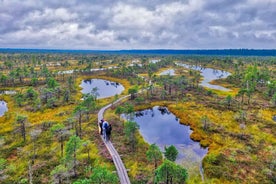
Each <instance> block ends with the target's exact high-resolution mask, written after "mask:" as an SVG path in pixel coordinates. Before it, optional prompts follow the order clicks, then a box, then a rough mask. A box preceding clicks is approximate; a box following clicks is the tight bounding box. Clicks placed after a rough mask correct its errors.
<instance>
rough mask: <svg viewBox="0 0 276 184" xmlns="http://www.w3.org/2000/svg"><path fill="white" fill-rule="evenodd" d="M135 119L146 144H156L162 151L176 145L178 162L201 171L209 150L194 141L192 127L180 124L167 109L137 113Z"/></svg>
mask: <svg viewBox="0 0 276 184" xmlns="http://www.w3.org/2000/svg"><path fill="white" fill-rule="evenodd" d="M133 118H134V121H135V122H137V124H138V125H139V126H140V130H139V131H140V133H141V135H142V136H143V137H144V139H145V141H146V142H148V143H149V144H153V143H155V144H156V145H158V146H159V148H160V149H161V150H162V151H164V147H165V146H170V145H174V146H175V147H176V148H177V150H178V152H179V154H178V158H177V160H176V162H177V163H178V164H180V165H183V166H185V167H186V168H188V170H189V169H194V170H195V169H196V170H198V171H199V169H200V167H201V163H202V159H203V157H204V156H205V155H206V154H207V152H208V149H207V148H202V147H201V146H200V144H199V143H198V142H195V141H193V140H192V139H191V138H190V135H191V133H192V130H191V129H190V127H189V126H186V125H183V124H180V123H179V119H178V118H177V117H176V116H175V115H174V114H172V113H171V112H169V111H168V109H167V108H165V107H159V106H155V107H153V108H152V109H146V110H143V111H138V112H136V113H135V116H134V117H133ZM194 170H193V171H194Z"/></svg>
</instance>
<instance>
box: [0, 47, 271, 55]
mask: <svg viewBox="0 0 276 184" xmlns="http://www.w3.org/2000/svg"><path fill="white" fill-rule="evenodd" d="M0 53H74V54H78V53H79V54H99V53H100V54H139V55H151V54H158V55H209V56H210V55H213V56H216V55H222V56H276V49H210V50H208V49H207V50H170V49H156V50H60V49H12V48H0Z"/></svg>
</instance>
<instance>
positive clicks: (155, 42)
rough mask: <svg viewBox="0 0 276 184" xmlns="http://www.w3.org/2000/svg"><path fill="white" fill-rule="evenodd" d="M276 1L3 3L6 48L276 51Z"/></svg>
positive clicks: (1, 40) (0, 34)
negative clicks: (240, 49) (266, 49)
mask: <svg viewBox="0 0 276 184" xmlns="http://www.w3.org/2000/svg"><path fill="white" fill-rule="evenodd" d="M275 9H276V2H275V1H274V0H263V1H258V0H233V1H229V0H221V1H217V0H208V1H205V0H182V1H179V0H175V1H174V0H172V1H167V0H149V1H140V0H124V1H123V0H122V1H117V0H114V1H112V0H93V1H90V0H82V1H78V0H71V1H56V0H48V1H36V0H25V1H19V0H2V1H0V47H32V48H35V47H40V48H64V49H66V48H70V49H74V48H75V49H130V48H132V49H135V48H175V49H185V48H199V49H201V48H241V47H243V48H252V47H254V48H274V47H275V46H274V44H275V41H276V36H275V31H274V30H276V23H275V20H274V17H275V16H276V11H275Z"/></svg>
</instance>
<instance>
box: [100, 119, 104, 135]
mask: <svg viewBox="0 0 276 184" xmlns="http://www.w3.org/2000/svg"><path fill="white" fill-rule="evenodd" d="M103 122H104V120H103V119H102V120H101V121H100V122H99V127H100V134H101V135H103Z"/></svg>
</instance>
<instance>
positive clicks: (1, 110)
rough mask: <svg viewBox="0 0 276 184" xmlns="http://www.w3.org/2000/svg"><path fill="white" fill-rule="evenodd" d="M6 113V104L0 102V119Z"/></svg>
mask: <svg viewBox="0 0 276 184" xmlns="http://www.w3.org/2000/svg"><path fill="white" fill-rule="evenodd" d="M6 111H8V107H7V103H6V102H5V101H2V100H0V117H1V116H3V115H4V114H5V112H6Z"/></svg>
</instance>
